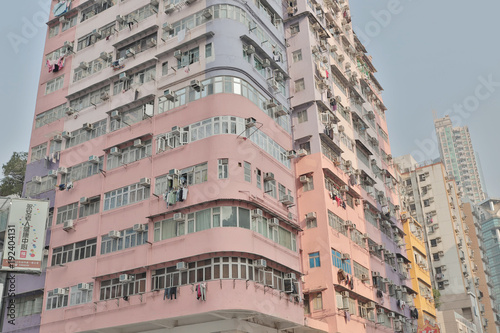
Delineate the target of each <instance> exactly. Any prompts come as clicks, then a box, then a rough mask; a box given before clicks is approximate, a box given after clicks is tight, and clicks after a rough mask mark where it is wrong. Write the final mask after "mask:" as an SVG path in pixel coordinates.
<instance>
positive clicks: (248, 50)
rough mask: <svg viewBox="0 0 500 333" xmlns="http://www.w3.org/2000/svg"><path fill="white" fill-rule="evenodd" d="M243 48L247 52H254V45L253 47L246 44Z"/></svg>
mask: <svg viewBox="0 0 500 333" xmlns="http://www.w3.org/2000/svg"><path fill="white" fill-rule="evenodd" d="M244 50H245V52H246V53H247V54H252V53H255V47H253V45H247V46H246V47H245V49H244Z"/></svg>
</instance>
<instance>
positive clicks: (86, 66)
mask: <svg viewBox="0 0 500 333" xmlns="http://www.w3.org/2000/svg"><path fill="white" fill-rule="evenodd" d="M88 67H89V65H88V64H87V63H86V62H85V61H82V62H81V63H80V65H79V66H78V68H80V69H82V70H86V69H87V68H88Z"/></svg>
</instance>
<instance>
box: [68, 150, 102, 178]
mask: <svg viewBox="0 0 500 333" xmlns="http://www.w3.org/2000/svg"><path fill="white" fill-rule="evenodd" d="M102 163H103V156H100V157H99V163H92V162H83V163H80V164H77V165H73V166H72V167H69V168H68V172H67V173H66V174H65V175H62V177H61V183H62V184H66V183H68V182H70V181H72V182H74V181H77V180H81V179H84V178H87V177H91V176H93V175H96V174H98V173H99V170H102V168H103V167H102Z"/></svg>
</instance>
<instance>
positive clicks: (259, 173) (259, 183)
mask: <svg viewBox="0 0 500 333" xmlns="http://www.w3.org/2000/svg"><path fill="white" fill-rule="evenodd" d="M255 174H256V178H257V188H259V189H261V188H262V171H260V170H259V169H255Z"/></svg>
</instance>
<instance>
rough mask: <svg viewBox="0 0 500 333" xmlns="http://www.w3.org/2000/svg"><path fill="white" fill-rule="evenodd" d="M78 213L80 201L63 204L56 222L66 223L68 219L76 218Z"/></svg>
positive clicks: (58, 211)
mask: <svg viewBox="0 0 500 333" xmlns="http://www.w3.org/2000/svg"><path fill="white" fill-rule="evenodd" d="M77 213H78V202H75V203H72V204H69V205H66V206H61V207H59V208H58V209H57V218H56V224H61V223H64V222H65V221H67V220H76V218H77Z"/></svg>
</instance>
